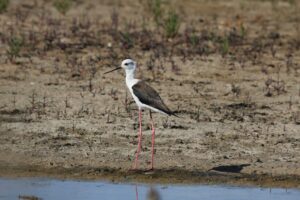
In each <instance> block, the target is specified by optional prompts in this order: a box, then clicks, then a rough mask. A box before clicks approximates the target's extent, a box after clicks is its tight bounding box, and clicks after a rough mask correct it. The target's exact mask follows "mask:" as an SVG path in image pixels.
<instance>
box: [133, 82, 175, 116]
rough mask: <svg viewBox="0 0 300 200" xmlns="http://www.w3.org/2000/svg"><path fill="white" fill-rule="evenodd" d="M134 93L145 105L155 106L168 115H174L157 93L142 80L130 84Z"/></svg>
mask: <svg viewBox="0 0 300 200" xmlns="http://www.w3.org/2000/svg"><path fill="white" fill-rule="evenodd" d="M132 90H133V93H134V95H135V96H136V97H137V98H138V99H139V100H140V101H141V102H142V103H143V104H146V105H149V106H151V107H153V108H156V109H158V110H160V111H162V112H164V113H166V114H168V115H174V113H173V112H172V111H171V110H170V109H169V108H168V107H167V106H166V104H165V103H164V102H163V100H162V99H161V98H160V96H159V94H158V93H157V92H156V91H155V90H154V89H153V88H152V87H150V86H149V85H147V84H146V83H145V82H144V81H139V82H138V83H137V84H135V85H134V86H132Z"/></svg>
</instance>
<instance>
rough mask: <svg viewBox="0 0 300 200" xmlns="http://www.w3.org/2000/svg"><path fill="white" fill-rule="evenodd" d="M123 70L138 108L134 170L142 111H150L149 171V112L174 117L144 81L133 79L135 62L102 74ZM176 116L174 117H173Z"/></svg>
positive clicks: (152, 159) (140, 132) (139, 149)
mask: <svg viewBox="0 0 300 200" xmlns="http://www.w3.org/2000/svg"><path fill="white" fill-rule="evenodd" d="M122 68H123V69H125V72H126V85H127V87H128V89H129V91H130V93H131V95H132V97H133V99H134V101H135V103H136V104H137V106H138V109H139V134H138V148H137V151H136V155H135V162H134V169H136V167H137V164H138V158H139V153H140V151H141V142H142V109H145V108H147V109H150V119H151V126H152V127H151V128H152V151H151V169H153V165H154V143H155V128H154V123H153V119H152V114H151V110H153V111H155V112H160V113H163V114H167V115H175V114H174V112H172V111H171V110H170V109H169V108H168V107H167V106H166V104H165V103H164V102H163V100H162V99H161V98H160V96H159V94H158V93H157V92H156V91H155V90H154V89H153V88H152V87H150V86H149V85H147V84H146V83H145V82H144V81H142V80H139V79H135V78H134V74H135V69H136V62H135V61H133V60H131V59H126V60H123V61H122V64H121V67H118V68H116V69H113V70H111V71H108V72H105V73H104V74H107V73H110V72H113V71H115V70H118V69H122ZM175 116H176V115H175Z"/></svg>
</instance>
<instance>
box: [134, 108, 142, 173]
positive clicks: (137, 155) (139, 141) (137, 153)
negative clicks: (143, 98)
mask: <svg viewBox="0 0 300 200" xmlns="http://www.w3.org/2000/svg"><path fill="white" fill-rule="evenodd" d="M139 126H140V127H139V135H138V149H137V151H136V154H135V162H134V169H136V168H137V165H138V160H139V154H140V152H141V146H142V144H141V143H142V110H141V109H139Z"/></svg>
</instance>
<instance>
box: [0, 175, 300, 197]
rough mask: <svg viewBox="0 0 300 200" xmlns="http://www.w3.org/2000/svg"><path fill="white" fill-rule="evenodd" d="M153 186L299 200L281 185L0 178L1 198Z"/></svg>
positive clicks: (113, 193)
mask: <svg viewBox="0 0 300 200" xmlns="http://www.w3.org/2000/svg"><path fill="white" fill-rule="evenodd" d="M150 188H154V189H155V190H156V191H157V192H158V193H159V195H160V197H161V199H162V200H168V199H170V200H174V199H187V200H188V199H191V200H196V199H197V200H198V199H201V200H252V199H255V200H268V199H270V200H279V199H284V200H299V199H300V190H298V189H283V188H258V187H233V186H224V185H144V184H130V183H128V184H124V183H120V184H116V183H108V182H101V181H77V180H56V179H46V178H20V179H4V178H0V200H2V199H9V200H10V199H19V195H20V196H35V197H39V198H41V199H45V200H52V199H53V200H58V199H62V200H66V199H70V200H79V199H80V200H82V199H91V200H93V199H97V200H98V199H104V200H105V199H109V200H120V199H122V200H127V199H128V200H129V199H130V200H134V199H139V200H143V199H147V198H146V196H147V194H148V192H149V191H150Z"/></svg>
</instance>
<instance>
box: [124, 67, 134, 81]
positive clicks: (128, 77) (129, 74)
mask: <svg viewBox="0 0 300 200" xmlns="http://www.w3.org/2000/svg"><path fill="white" fill-rule="evenodd" d="M125 72H126V80H133V79H134V72H135V70H134V69H126V70H125Z"/></svg>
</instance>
